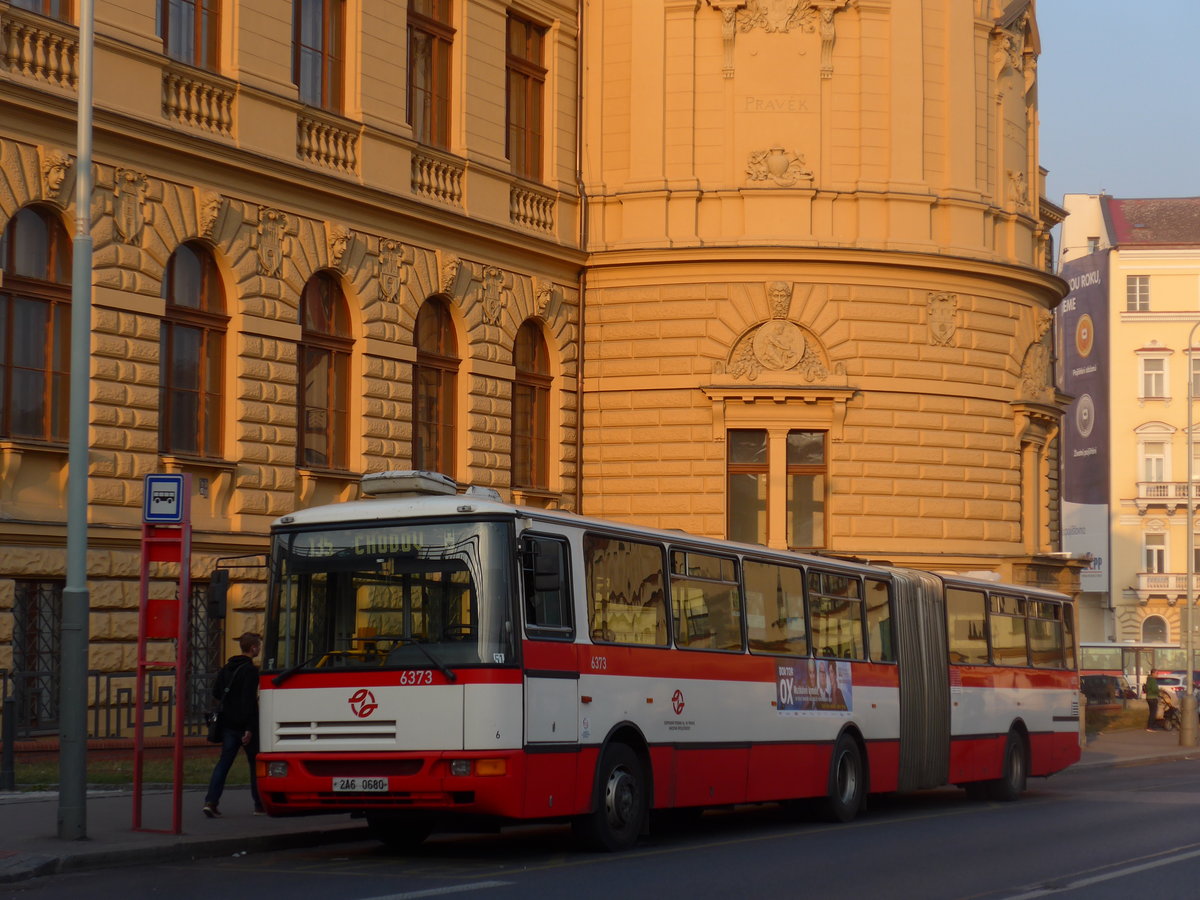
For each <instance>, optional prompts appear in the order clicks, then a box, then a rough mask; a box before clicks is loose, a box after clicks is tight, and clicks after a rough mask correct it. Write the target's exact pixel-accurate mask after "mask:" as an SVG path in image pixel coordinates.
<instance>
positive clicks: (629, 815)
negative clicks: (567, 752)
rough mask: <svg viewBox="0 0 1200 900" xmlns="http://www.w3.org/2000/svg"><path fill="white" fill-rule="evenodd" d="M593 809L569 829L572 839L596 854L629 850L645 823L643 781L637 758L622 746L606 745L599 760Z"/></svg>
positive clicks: (645, 799) (645, 804) (645, 806)
mask: <svg viewBox="0 0 1200 900" xmlns="http://www.w3.org/2000/svg"><path fill="white" fill-rule="evenodd" d="M599 773H600V779H599V794H598V796H597V797H596V800H595V808H594V809H593V810H592V812H590V813H588V814H587V815H584V816H580V817H579V818H577V819H576V820H575V821H574V822H573V823H572V827H573V829H574V831H575V836H576V837H577V838H578V839H579V840H580V841H581V842H582V843H583V844H584V845H586V846H588V847H592V848H594V849H597V850H624V849H626V848H627V847H632V846H633V844H634V843H635V842H636V841H637V839H638V835H640V834H641V833H642V824H643V823H644V822H645V821H646V810H647V808H648V798H647V796H646V778H645V775H644V773H643V771H642V764H641V761H640V760H639V759H638V757H637V754H636V753H634V752H633V750H631V749H630V748H629V747H627V746H626V745H625V744H609V745H608V746H607V747H606V748H605V749H604V753H603V754H602V755H601V757H600V770H599Z"/></svg>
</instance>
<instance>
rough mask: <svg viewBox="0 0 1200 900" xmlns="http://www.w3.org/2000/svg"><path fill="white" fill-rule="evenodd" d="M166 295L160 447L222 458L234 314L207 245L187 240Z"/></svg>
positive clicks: (175, 256)
mask: <svg viewBox="0 0 1200 900" xmlns="http://www.w3.org/2000/svg"><path fill="white" fill-rule="evenodd" d="M162 295H163V298H164V299H165V300H166V301H167V308H166V316H165V318H164V319H163V323H162V331H161V332H160V334H159V360H160V373H161V388H160V408H161V410H160V411H161V415H160V417H159V427H158V435H159V438H158V442H159V449H160V450H161V451H162V452H163V453H182V454H187V455H194V456H206V457H212V458H217V457H220V456H221V455H222V434H221V420H222V415H221V409H222V405H221V395H222V390H221V386H222V382H223V380H224V372H225V331H226V327H227V325H228V322H229V318H228V316H226V315H225V292H224V289H223V287H222V284H221V276H220V273H219V272H218V271H217V264H216V261H215V260H214V259H213V257H212V254H211V253H210V252H209V251H208V249H207V248H206V247H205V246H204V245H202V244H197V243H187V244H181V245H180V246H179V248H178V249H176V251H175V252H174V253H172V254H171V258H170V259H169V260H168V261H167V270H166V273H165V275H164V277H163V284H162Z"/></svg>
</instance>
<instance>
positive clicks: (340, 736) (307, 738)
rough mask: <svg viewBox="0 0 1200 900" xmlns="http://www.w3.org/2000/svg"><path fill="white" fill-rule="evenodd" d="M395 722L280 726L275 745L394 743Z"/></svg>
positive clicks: (310, 723)
mask: <svg viewBox="0 0 1200 900" xmlns="http://www.w3.org/2000/svg"><path fill="white" fill-rule="evenodd" d="M395 740H396V720H395V719H391V720H386V719H378V720H372V721H370V722H363V721H359V720H348V721H344V722H280V723H279V724H277V725H276V726H275V742H276V744H277V745H279V746H289V745H293V744H307V743H311V742H313V741H320V742H321V743H326V744H328V743H338V742H342V741H344V742H346V743H356V742H359V741H395Z"/></svg>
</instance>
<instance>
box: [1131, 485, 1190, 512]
mask: <svg viewBox="0 0 1200 900" xmlns="http://www.w3.org/2000/svg"><path fill="white" fill-rule="evenodd" d="M1192 498H1193V500H1194V501H1196V503H1197V505H1200V481H1197V482H1196V483H1195V484H1193V485H1192ZM1133 502H1134V503H1135V504H1137V508H1138V512H1139V513H1145V512H1146V510H1148V509H1150V508H1151V507H1160V506H1161V507H1166V511H1167V513H1168V514H1171V513H1174V512H1175V510H1177V509H1178V508H1179V507H1181V506H1187V502H1188V483H1187V482H1186V481H1139V482H1138V483H1137V497H1135V498H1134V501H1133Z"/></svg>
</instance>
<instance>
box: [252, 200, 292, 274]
mask: <svg viewBox="0 0 1200 900" xmlns="http://www.w3.org/2000/svg"><path fill="white" fill-rule="evenodd" d="M287 227H288V217H287V214H286V213H283V212H280V211H279V210H277V209H271V208H269V207H266V206H260V207H259V208H258V246H257V248H256V249H257V252H258V274H260V275H266V276H268V277H270V278H276V277H278V276H279V273H280V271H281V269H282V268H283V254H284V245H285V234H286V232H287Z"/></svg>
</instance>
